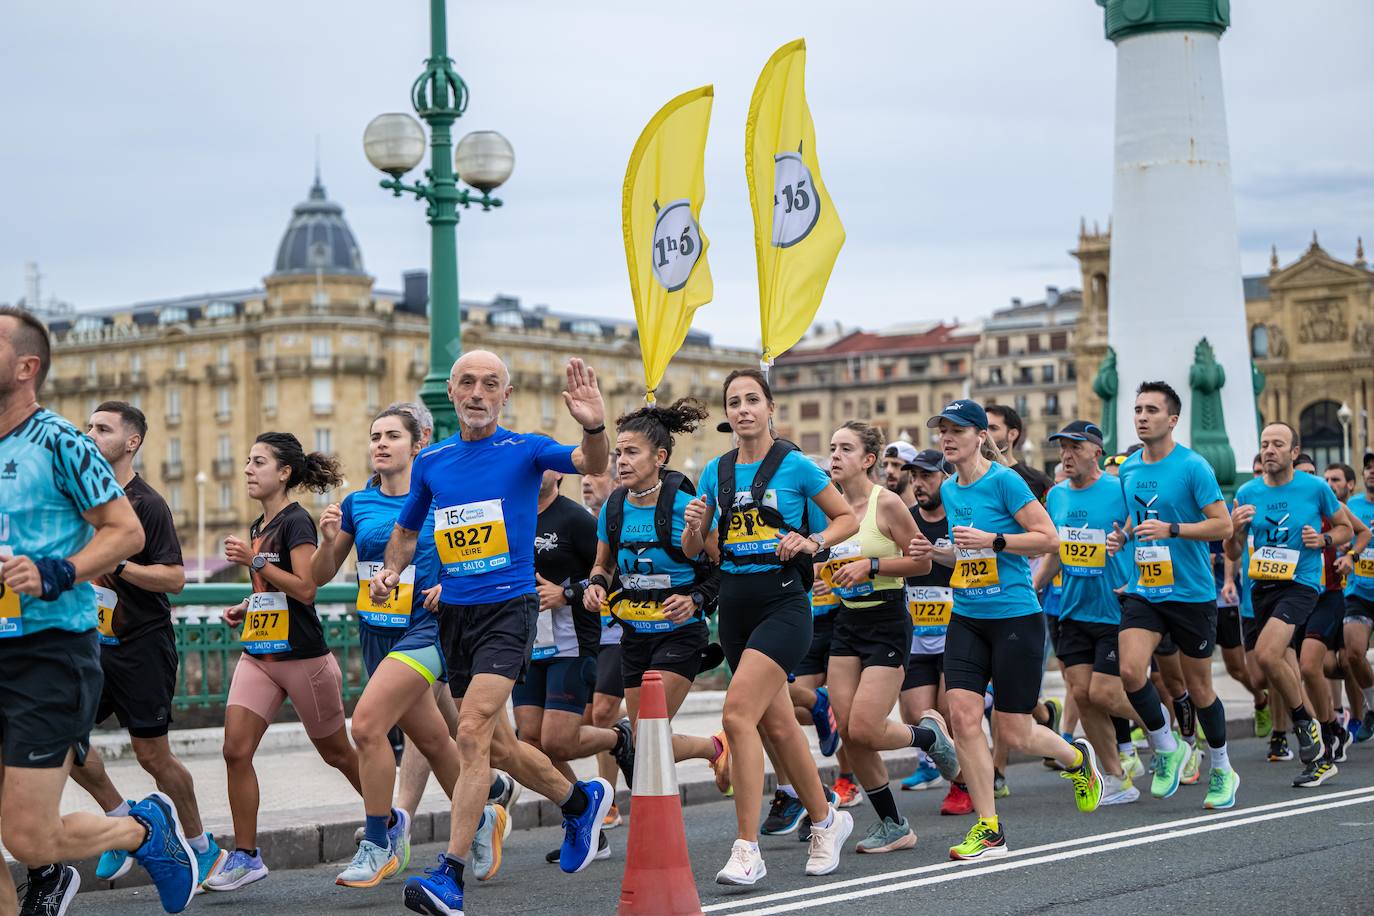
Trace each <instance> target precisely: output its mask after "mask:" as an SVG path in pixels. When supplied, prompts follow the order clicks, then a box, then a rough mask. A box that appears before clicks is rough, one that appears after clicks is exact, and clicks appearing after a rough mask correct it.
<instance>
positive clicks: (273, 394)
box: [262, 379, 277, 413]
mask: <svg viewBox="0 0 1374 916" xmlns="http://www.w3.org/2000/svg"><path fill="white" fill-rule="evenodd" d="M262 406H263V408H264V409H266V410H270V411H272V412H274V413H275V412H276V409H277V381H276V379H268V380H267V381H265V382H263V383H262Z"/></svg>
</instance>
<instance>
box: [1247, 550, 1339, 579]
mask: <svg viewBox="0 0 1374 916" xmlns="http://www.w3.org/2000/svg"><path fill="white" fill-rule="evenodd" d="M1298 557H1299V553H1298V551H1296V550H1294V549H1292V548H1290V547H1256V548H1255V550H1254V552H1253V553H1251V554H1250V568H1249V569H1247V570H1246V571H1245V574H1246V575H1247V576H1249V577H1250V578H1251V579H1252V580H1254V581H1256V582H1292V581H1293V577H1294V576H1296V575H1297V574H1298ZM1323 572H1325V570H1323ZM1323 584H1324V583H1323Z"/></svg>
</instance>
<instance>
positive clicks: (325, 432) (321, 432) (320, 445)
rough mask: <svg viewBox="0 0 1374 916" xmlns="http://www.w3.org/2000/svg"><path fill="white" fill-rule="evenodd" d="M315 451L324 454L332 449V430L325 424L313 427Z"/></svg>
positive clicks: (329, 452)
mask: <svg viewBox="0 0 1374 916" xmlns="http://www.w3.org/2000/svg"><path fill="white" fill-rule="evenodd" d="M315 451H317V452H322V453H324V454H326V455H328V454H331V453H332V452H333V451H334V430H332V429H330V428H328V427H327V426H318V427H316V428H315Z"/></svg>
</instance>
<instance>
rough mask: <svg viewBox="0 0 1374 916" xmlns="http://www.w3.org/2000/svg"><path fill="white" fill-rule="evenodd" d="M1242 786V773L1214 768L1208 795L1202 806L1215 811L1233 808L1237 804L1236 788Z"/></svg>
mask: <svg viewBox="0 0 1374 916" xmlns="http://www.w3.org/2000/svg"><path fill="white" fill-rule="evenodd" d="M1239 788H1240V774H1239V773H1237V772H1236V771H1235V770H1230V769H1227V770H1213V771H1212V778H1211V780H1210V781H1209V782H1208V783H1207V797H1206V798H1205V799H1203V801H1202V807H1204V808H1211V809H1212V810H1215V811H1220V810H1224V809H1226V808H1233V807H1235V804H1236V790H1237V789H1239Z"/></svg>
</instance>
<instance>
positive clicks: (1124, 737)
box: [1112, 716, 1131, 747]
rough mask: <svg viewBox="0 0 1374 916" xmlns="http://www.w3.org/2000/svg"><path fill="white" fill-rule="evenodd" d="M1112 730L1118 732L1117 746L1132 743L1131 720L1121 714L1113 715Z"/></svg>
mask: <svg viewBox="0 0 1374 916" xmlns="http://www.w3.org/2000/svg"><path fill="white" fill-rule="evenodd" d="M1112 730H1113V731H1115V732H1116V744H1117V747H1125V746H1126V745H1128V744H1130V743H1131V720H1130V719H1123V718H1121V717H1120V716H1112Z"/></svg>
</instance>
